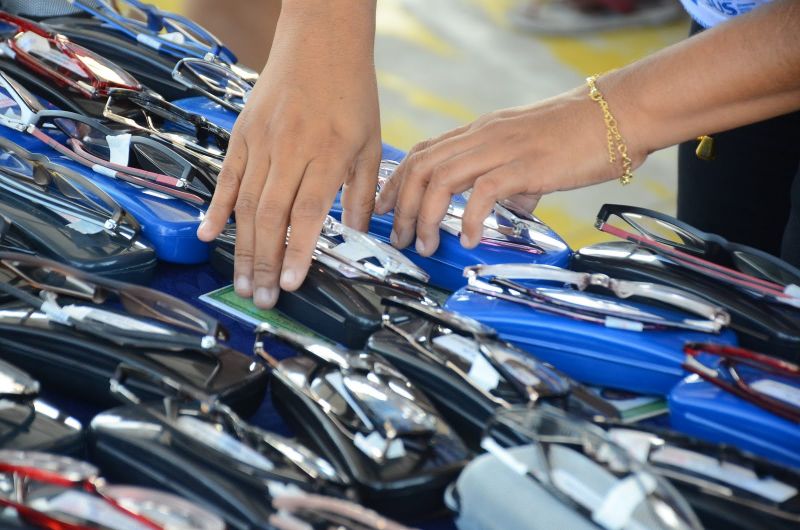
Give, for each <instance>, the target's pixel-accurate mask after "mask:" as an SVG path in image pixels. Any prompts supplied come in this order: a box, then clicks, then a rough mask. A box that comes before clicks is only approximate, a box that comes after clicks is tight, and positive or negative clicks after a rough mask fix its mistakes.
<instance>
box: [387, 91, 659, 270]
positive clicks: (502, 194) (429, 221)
mask: <svg viewBox="0 0 800 530" xmlns="http://www.w3.org/2000/svg"><path fill="white" fill-rule="evenodd" d="M601 88H602V87H601ZM613 103H614V104H617V103H618V102H617V101H616V100H615V101H614V102H613ZM612 108H616V109H618V110H615V113H616V112H619V114H618V115H619V116H621V115H622V114H623V113H625V109H624V105H622V104H618V105H614V106H612ZM625 114H626V116H627V113H625ZM628 123H629V122H628ZM624 125H626V121H625V120H620V128H621V130H622V132H623V136H624V137H625V138H626V140H628V149H629V155H630V156H631V158H632V159H633V162H634V167H638V166H639V165H641V163H642V162H643V161H644V159H645V157H646V149H644V148H641V147H639V146H637V145H634V144H632V143H630V139H631V138H629V137H628V136H626V135H625V130H624V129H623V126H624ZM621 173H622V169H621V165H619V164H613V165H612V164H610V163H609V161H608V150H607V144H606V129H605V123H604V121H603V115H602V113H601V110H600V107H599V106H598V105H597V103H595V102H594V101H592V100H590V99H589V97H588V89H586V88H585V87H584V88H579V89H575V90H573V91H571V92H568V93H565V94H562V95H560V96H557V97H555V98H551V99H548V100H545V101H542V102H540V103H537V104H535V105H530V106H526V107H517V108H512V109H506V110H501V111H498V112H493V113H490V114H487V115H485V116H482V117H481V118H479V119H478V120H477V121H475V122H474V123H471V124H469V125H465V126H463V127H460V128H458V129H454V130H453V131H450V132H448V133H445V134H444V135H442V136H440V137H438V138H435V139H432V140H428V141H425V142H422V143H420V144H418V145H417V146H415V147H414V148H413V149H412V150H411V151H410V152H409V154H408V156H407V157H406V159H405V160H404V161H403V163H402V164H400V166H399V167H398V168H397V170H396V171H395V172H394V174H393V175H392V177H391V178H390V179H389V181H388V182H386V183H385V184H384V186H383V187H382V190H381V193H380V196H379V197H378V201H377V203H376V206H375V211H376V213H378V214H383V213H386V212H388V211H389V210H391V209H392V208H394V229H393V231H392V236H391V241H392V244H393V245H395V246H396V247H398V248H403V247H406V246H407V245H409V244H410V243H411V240H412V239H413V238H414V234H415V233H416V236H417V238H416V248H417V252H419V253H420V254H421V255H423V256H429V255H431V254H433V253H434V252H435V251H436V249H437V247H438V246H439V223H440V222H441V220H442V218H443V217H444V215H445V213H446V212H447V207H448V205H449V203H450V200H451V198H452V196H453V195H454V194H457V193H462V192H464V191H466V190H468V189H470V188H472V193H471V194H470V197H469V200H468V201H467V206H466V208H465V211H464V218H463V225H462V234H461V244H462V245H463V246H464V247H467V248H472V247H475V246H476V245H477V244H478V243H479V242H480V239H481V234H482V231H483V221H484V219H486V217H487V216H488V215H489V213H491V210H492V208H493V206H494V204H495V202H497V201H503V200H505V201H507V202H511V203H512V204H514V205H515V206H516V207H518V208H522V209H523V210H526V211H532V210H533V209H534V208H535V207H536V204H537V203H538V201H539V198H540V197H541V196H542V195H544V194H546V193H550V192H553V191H559V190H569V189H574V188H580V187H583V186H588V185H591V184H596V183H599V182H604V181H607V180H611V179H613V178H616V177H619V176H620V175H621Z"/></svg>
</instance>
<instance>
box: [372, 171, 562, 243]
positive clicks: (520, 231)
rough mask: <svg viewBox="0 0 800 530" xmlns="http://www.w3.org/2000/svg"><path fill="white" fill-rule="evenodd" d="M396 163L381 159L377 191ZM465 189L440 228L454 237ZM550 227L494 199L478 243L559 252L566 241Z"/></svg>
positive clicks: (466, 194) (457, 232)
mask: <svg viewBox="0 0 800 530" xmlns="http://www.w3.org/2000/svg"><path fill="white" fill-rule="evenodd" d="M399 165H400V164H399V162H395V161H393V160H382V161H381V165H380V169H379V171H378V192H380V190H381V189H382V187H383V186H384V185H385V183H386V181H387V180H388V179H389V178H390V177H391V176H392V174H393V173H394V172H395V170H396V169H397V167H398V166H399ZM469 195H470V194H469V192H464V193H462V194H460V195H456V196H454V197H453V200H452V201H451V202H450V204H449V205H448V207H447V213H446V214H445V216H444V219H442V222H441V223H440V228H441V229H442V230H444V231H445V232H447V233H449V234H452V235H454V236H456V237H459V236H460V235H461V231H462V222H463V220H464V208H465V207H466V204H467V200H468V199H469ZM553 236H554V234H553V232H552V231H551V230H550V228H549V227H548V226H547V225H545V224H544V223H543V222H542V221H540V220H539V219H538V218H537V217H536V216H534V215H532V214H531V213H530V212H523V211H519V210H518V209H517V208H515V207H514V206H512V205H510V204H505V203H502V202H497V203H495V205H494V208H493V210H492V213H490V214H489V216H488V217H487V218H486V219H485V220H484V221H483V234H482V236H481V244H482V245H486V246H494V247H503V248H510V249H515V250H519V251H521V252H525V253H528V254H537V255H538V254H544V253H546V252H563V251H564V250H566V248H567V246H566V244H565V243H564V242H563V241H561V240H560V239H558V238H556V237H553Z"/></svg>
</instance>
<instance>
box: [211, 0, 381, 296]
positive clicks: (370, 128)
mask: <svg viewBox="0 0 800 530" xmlns="http://www.w3.org/2000/svg"><path fill="white" fill-rule="evenodd" d="M374 39H375V0H284V1H283V6H282V9H281V14H280V17H279V20H278V25H277V29H276V32H275V38H274V41H273V43H272V50H271V53H270V57H269V60H268V61H267V64H266V66H265V67H264V70H263V72H262V74H261V76H260V78H259V80H258V82H257V83H256V86H255V87H254V89H253V93H252V94H251V96H250V98H249V99H248V102H247V105H246V106H245V108H244V110H243V111H242V113H241V115H240V116H239V118H238V120H237V121H236V124H235V126H234V128H233V131H232V135H231V142H230V146H229V148H228V154H227V156H226V158H225V162H224V164H223V168H222V171H221V172H220V174H219V178H218V182H217V189H216V191H215V193H214V197H213V199H212V201H211V205H210V207H209V209H208V213H207V214H206V218H205V220H204V222H203V223H202V224H201V226H200V228H199V229H198V236H199V237H200V239H202V240H203V241H211V240H213V239H214V238H215V237H216V236H217V235H219V233H220V232H221V231H222V229H223V228H224V225H225V223H226V222H227V220H228V218H229V216H230V214H231V212H235V213H236V230H237V234H236V254H235V265H234V287H235V289H236V292H237V293H238V294H239V295H241V296H245V297H251V296H252V297H253V300H254V302H255V304H256V305H257V306H259V307H263V308H266V307H272V306H273V305H274V304H275V302H276V300H277V298H278V294H279V292H280V290H279V286H280V287H282V288H283V289H286V290H294V289H297V288H298V287H299V286H300V285H301V284H302V282H303V280H304V279H305V275H306V273H307V272H308V268H309V266H310V264H311V256H312V253H313V251H314V248H315V244H316V241H317V237H318V236H319V233H320V228H321V227H322V223H323V221H324V219H325V216H326V215H327V213H328V211H329V209H330V207H331V204H332V203H333V200H334V198H335V196H336V193H337V192H338V191H339V188H340V187H341V186H342V185H344V187H343V196H342V205H343V207H344V214H343V221H344V222H345V223H346V224H348V225H350V226H353V227H354V228H357V229H361V230H365V229H366V228H367V226H368V224H369V218H370V216H371V214H372V207H373V205H374V198H375V188H376V183H377V173H378V165H379V163H380V156H381V142H380V117H379V113H378V94H377V83H376V80H375V66H374ZM289 225H291V235H290V237H289V240H288V243H287V241H286V234H287V228H288V226H289Z"/></svg>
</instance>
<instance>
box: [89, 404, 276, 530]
mask: <svg viewBox="0 0 800 530" xmlns="http://www.w3.org/2000/svg"><path fill="white" fill-rule="evenodd" d="M88 446H89V454H90V459H91V461H92V462H93V463H94V464H96V465H98V466H99V467H100V468H101V469H102V470H103V475H104V476H105V477H107V478H108V479H110V480H116V481H120V482H125V483H133V484H137V485H140V486H147V487H154V488H159V489H164V490H166V491H170V492H172V493H175V494H177V495H180V496H182V497H184V498H186V499H187V500H190V501H192V502H195V503H197V504H199V505H201V506H203V507H205V508H207V509H209V510H211V511H213V512H215V513H216V514H217V515H219V516H220V517H222V518H223V519H225V522H226V523H227V524H228V528H230V529H232V530H256V529H257V530H268V529H271V526H270V525H269V524H268V522H267V521H268V518H269V515H270V513H272V512H273V510H272V507H271V506H270V503H269V499H268V497H267V496H266V495H265V494H264V491H263V490H261V491H257V490H254V489H253V488H250V487H248V485H247V484H246V483H242V482H240V481H237V480H235V479H234V478H232V477H231V476H226V475H224V474H222V473H219V472H217V471H216V470H215V469H214V468H212V467H211V466H210V465H208V463H206V462H203V460H202V459H196V458H193V457H192V456H191V455H190V454H189V453H188V452H186V451H180V450H175V448H173V447H172V445H171V442H170V435H169V433H168V432H166V431H165V429H164V427H163V425H160V424H159V423H157V422H155V421H154V420H153V419H152V418H151V417H149V416H148V415H146V414H145V413H143V412H142V411H141V410H138V409H137V408H136V407H131V406H127V407H120V408H116V409H113V410H110V411H107V412H103V413H101V414H99V415H98V416H96V417H95V418H94V420H92V423H91V426H90V429H89V434H88ZM209 456H211V455H209Z"/></svg>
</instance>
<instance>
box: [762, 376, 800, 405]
mask: <svg viewBox="0 0 800 530" xmlns="http://www.w3.org/2000/svg"><path fill="white" fill-rule="evenodd" d="M750 388H752V389H754V390H757V391H759V392H761V393H762V394H766V395H767V396H769V397H771V398H774V399H777V400H780V401H783V402H784V403H788V404H790V405H794V406H796V407H800V388H798V387H796V386H792V385H788V384H786V383H781V382H780V381H775V380H774V379H759V380H758V381H755V382H753V383H750Z"/></svg>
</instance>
